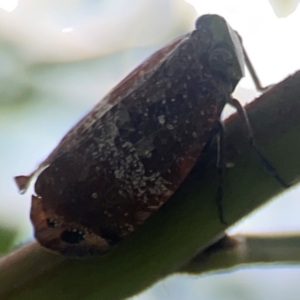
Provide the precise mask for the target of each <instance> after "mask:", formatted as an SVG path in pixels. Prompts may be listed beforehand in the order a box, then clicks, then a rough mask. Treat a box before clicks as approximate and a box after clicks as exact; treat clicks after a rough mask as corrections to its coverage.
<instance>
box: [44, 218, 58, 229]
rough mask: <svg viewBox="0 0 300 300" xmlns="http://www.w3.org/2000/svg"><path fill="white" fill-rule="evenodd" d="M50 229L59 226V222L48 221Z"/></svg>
mask: <svg viewBox="0 0 300 300" xmlns="http://www.w3.org/2000/svg"><path fill="white" fill-rule="evenodd" d="M46 222H47V225H48V227H51V228H54V227H56V226H57V221H56V220H55V219H47V220H46Z"/></svg>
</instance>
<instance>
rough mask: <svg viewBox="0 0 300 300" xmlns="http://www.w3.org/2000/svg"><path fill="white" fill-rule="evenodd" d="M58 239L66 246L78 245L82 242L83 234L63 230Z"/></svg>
mask: <svg viewBox="0 0 300 300" xmlns="http://www.w3.org/2000/svg"><path fill="white" fill-rule="evenodd" d="M60 238H61V240H62V241H64V242H66V243H68V244H79V243H80V242H82V241H83V240H84V232H83V231H81V230H78V229H71V230H65V231H63V232H62V234H61V235H60Z"/></svg>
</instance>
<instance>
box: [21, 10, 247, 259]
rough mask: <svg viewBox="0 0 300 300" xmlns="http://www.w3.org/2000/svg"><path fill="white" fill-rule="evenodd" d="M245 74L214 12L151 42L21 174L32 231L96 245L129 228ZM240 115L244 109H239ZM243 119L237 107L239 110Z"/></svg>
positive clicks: (66, 242) (190, 158) (190, 160)
mask: <svg viewBox="0 0 300 300" xmlns="http://www.w3.org/2000/svg"><path fill="white" fill-rule="evenodd" d="M243 74H244V55H243V48H242V45H241V42H240V39H239V37H238V35H237V33H236V32H235V31H233V30H232V29H231V28H230V26H229V25H228V24H227V23H226V21H225V20H224V19H223V18H222V17H220V16H218V15H204V16H201V17H199V18H198V19H197V21H196V25H195V29H194V30H193V31H192V32H190V33H188V34H185V35H183V36H181V37H179V38H177V39H175V40H173V41H172V42H171V43H169V44H168V45H166V46H165V47H163V48H162V49H160V50H158V51H157V52H155V53H154V54H153V55H152V56H150V58H148V59H147V60H146V61H145V62H144V63H142V64H141V65H140V66H139V67H138V68H137V69H135V70H134V71H133V72H132V73H130V74H129V75H128V76H127V77H126V78H125V79H124V80H123V81H121V83H120V84H119V85H117V86H116V87H115V88H114V89H113V90H112V91H111V92H110V93H109V94H108V95H107V96H105V97H104V99H102V101H100V102H99V103H98V104H97V105H96V106H95V107H94V108H93V109H92V110H91V111H90V112H89V113H88V114H87V115H86V116H85V117H84V118H83V119H82V120H81V121H79V122H78V123H77V124H76V125H75V126H74V127H73V128H72V129H71V130H70V131H69V132H68V133H67V134H66V135H65V137H64V138H63V139H62V140H61V141H60V143H59V144H58V146H57V147H56V148H55V149H54V150H53V152H52V153H51V154H50V155H49V156H48V158H47V159H46V160H45V161H43V162H42V163H41V164H40V165H39V167H38V168H37V170H35V171H34V172H33V173H32V174H31V175H29V176H17V177H16V178H15V180H16V182H17V184H18V187H19V189H20V190H21V191H25V190H26V187H27V185H28V184H29V181H30V180H31V179H32V177H33V176H34V175H35V174H37V173H39V174H38V176H37V180H36V182H35V187H34V188H35V195H33V196H32V206H31V212H30V217H31V221H32V223H33V226H34V233H35V237H36V239H37V241H38V242H39V243H40V244H41V245H42V246H44V247H46V248H48V249H50V250H52V251H54V252H58V253H61V254H62V255H65V256H69V257H85V256H89V255H94V254H102V253H105V252H107V251H108V250H110V249H111V248H112V247H113V246H114V245H116V244H118V243H119V241H120V240H122V239H123V238H124V237H126V236H127V235H129V234H130V233H131V232H133V231H134V230H136V228H137V227H138V226H140V225H141V224H143V223H144V222H145V220H146V219H147V218H148V217H149V216H150V215H151V214H152V213H153V212H155V211H157V210H158V209H159V208H160V207H161V206H162V205H163V204H164V203H165V202H166V201H167V200H168V199H169V198H170V196H171V195H172V194H173V193H174V192H175V191H176V190H177V188H178V187H179V186H180V184H181V183H182V181H183V180H184V179H185V177H186V176H187V175H188V173H189V172H190V170H191V169H192V167H193V166H194V164H195V162H196V160H197V158H198V157H199V155H200V154H201V152H202V151H203V148H204V147H205V145H206V144H207V142H208V140H209V139H210V136H211V134H212V131H213V130H214V129H215V128H216V127H217V126H219V125H218V124H219V123H220V114H221V112H222V110H223V108H224V106H225V105H226V104H227V103H230V104H233V105H235V106H238V108H239V107H240V106H239V105H238V104H236V103H235V102H234V100H232V98H231V93H232V92H233V90H234V89H235V87H236V85H237V83H238V82H239V80H240V79H241V78H242V77H243ZM244 117H245V115H244ZM245 120H247V119H246V117H245Z"/></svg>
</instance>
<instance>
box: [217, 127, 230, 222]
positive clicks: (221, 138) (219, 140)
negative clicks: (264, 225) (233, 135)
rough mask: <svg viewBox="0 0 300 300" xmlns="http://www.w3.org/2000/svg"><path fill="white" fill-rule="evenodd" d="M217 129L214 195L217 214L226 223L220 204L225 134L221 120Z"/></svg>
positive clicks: (221, 198)
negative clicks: (216, 182) (215, 192)
mask: <svg viewBox="0 0 300 300" xmlns="http://www.w3.org/2000/svg"><path fill="white" fill-rule="evenodd" d="M217 129H218V133H217V135H216V137H217V147H218V153H217V172H218V173H217V177H218V189H217V195H216V204H217V209H218V215H219V219H220V221H221V223H222V224H224V225H227V224H228V223H227V222H226V221H225V218H224V211H223V205H222V200H223V170H224V146H225V135H224V127H223V124H222V123H221V122H218V124H217Z"/></svg>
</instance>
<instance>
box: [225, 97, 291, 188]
mask: <svg viewBox="0 0 300 300" xmlns="http://www.w3.org/2000/svg"><path fill="white" fill-rule="evenodd" d="M227 103H228V104H230V105H231V106H233V107H234V108H235V109H236V110H237V112H238V114H239V116H240V118H241V119H242V121H243V123H244V127H245V129H246V130H247V135H248V136H247V138H248V140H249V143H250V144H251V148H252V149H253V151H254V153H255V155H256V156H257V157H258V159H259V160H260V162H261V165H262V166H263V168H264V170H265V171H266V172H267V173H268V174H270V175H271V176H272V177H274V178H275V179H276V180H277V181H278V182H279V183H280V184H281V185H282V186H283V187H284V188H288V187H289V184H287V183H286V182H285V181H284V180H283V179H282V178H281V177H280V176H279V174H278V173H277V171H276V169H275V167H274V166H273V165H272V163H271V162H270V161H269V160H268V159H267V158H266V157H265V156H264V155H263V154H262V153H261V152H260V151H259V149H258V148H257V146H256V145H255V141H254V137H253V131H252V128H251V125H250V122H249V119H248V116H247V113H246V111H245V110H244V108H243V106H242V105H241V104H240V102H239V101H238V100H236V99H234V98H229V99H228V100H227Z"/></svg>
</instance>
